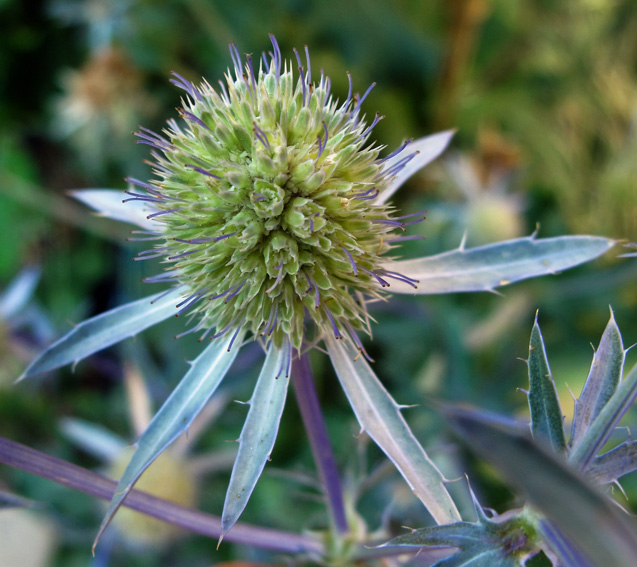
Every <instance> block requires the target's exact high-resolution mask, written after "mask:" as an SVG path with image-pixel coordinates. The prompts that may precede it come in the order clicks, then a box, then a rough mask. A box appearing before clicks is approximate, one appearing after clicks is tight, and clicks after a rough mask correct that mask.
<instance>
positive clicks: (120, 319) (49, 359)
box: [20, 289, 180, 380]
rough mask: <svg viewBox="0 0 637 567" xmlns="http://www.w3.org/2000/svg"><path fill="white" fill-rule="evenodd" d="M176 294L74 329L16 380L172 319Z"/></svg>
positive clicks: (119, 309) (124, 308) (154, 297)
mask: <svg viewBox="0 0 637 567" xmlns="http://www.w3.org/2000/svg"><path fill="white" fill-rule="evenodd" d="M179 297H180V294H179V292H178V290H176V289H175V290H171V291H170V292H169V293H167V294H164V293H158V294H156V295H151V296H150V297H145V298H144V299H138V300H137V301H133V302H131V303H127V304H125V305H122V306H120V307H116V308H115V309H111V310H110V311H107V312H106V313H101V314H100V315H97V316H96V317H92V318H91V319H87V320H86V321H83V322H82V323H80V324H79V325H76V326H75V327H74V328H73V330H72V331H70V332H69V333H67V334H66V335H64V336H63V337H62V338H61V339H59V340H58V341H56V342H55V343H53V344H52V345H51V346H50V347H49V348H47V349H46V350H45V351H44V352H43V353H42V354H41V355H40V356H39V357H38V358H36V359H35V360H34V361H33V362H32V363H31V364H30V365H29V367H28V368H27V369H26V370H25V371H24V374H23V375H22V376H21V377H20V380H22V379H24V378H28V377H29V376H34V375H35V374H40V373H41V372H47V371H49V370H54V369H56V368H60V367H61V366H65V365H66V364H70V363H72V362H77V361H78V360H82V359H83V358H86V357H87V356H89V355H91V354H93V353H95V352H98V351H100V350H102V349H105V348H106V347H109V346H111V345H114V344H116V343H118V342H120V341H122V340H124V339H126V338H128V337H131V336H133V335H136V334H137V333H139V332H140V331H143V330H144V329H147V328H148V327H152V326H153V325H155V324H157V323H159V322H161V321H163V320H164V319H168V317H170V316H171V315H175V313H176V309H175V304H176V303H178V298H179Z"/></svg>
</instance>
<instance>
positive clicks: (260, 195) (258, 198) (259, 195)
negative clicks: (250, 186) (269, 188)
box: [253, 191, 267, 203]
mask: <svg viewBox="0 0 637 567" xmlns="http://www.w3.org/2000/svg"><path fill="white" fill-rule="evenodd" d="M253 195H256V199H254V201H253V202H254V203H259V202H261V201H263V200H265V199H267V197H266V196H265V195H264V194H263V193H258V192H257V191H255V192H254V193H253Z"/></svg>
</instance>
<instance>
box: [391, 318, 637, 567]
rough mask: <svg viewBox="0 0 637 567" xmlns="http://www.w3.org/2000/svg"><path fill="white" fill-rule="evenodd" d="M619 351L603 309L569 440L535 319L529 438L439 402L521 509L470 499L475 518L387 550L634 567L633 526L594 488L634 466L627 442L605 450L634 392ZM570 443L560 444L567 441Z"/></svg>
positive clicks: (462, 559)
mask: <svg viewBox="0 0 637 567" xmlns="http://www.w3.org/2000/svg"><path fill="white" fill-rule="evenodd" d="M625 356H626V349H624V346H623V341H622V337H621V334H620V332H619V328H618V327H617V324H616V322H615V319H614V316H613V314H612V312H611V317H610V320H609V322H608V325H607V326H606V330H605V331H604V333H603V335H602V338H601V340H600V343H599V346H598V348H597V349H596V350H595V353H594V356H593V362H592V364H591V368H590V372H589V374H588V378H587V380H586V383H585V385H584V387H583V389H582V392H581V394H580V396H579V398H577V399H576V400H575V414H574V418H573V423H572V426H571V428H570V429H571V431H570V438H568V437H569V436H567V433H566V431H565V427H564V419H563V415H562V411H561V407H560V401H559V398H558V396H557V392H556V389H555V383H554V380H553V377H552V375H551V371H550V366H549V362H548V357H547V355H546V349H545V346H544V341H543V339H542V333H541V331H540V327H539V324H538V322H537V317H536V321H535V324H534V325H533V330H532V332H531V340H530V346H529V357H528V359H527V364H528V369H529V391H528V400H529V407H530V413H531V422H530V432H531V435H530V436H529V435H528V430H527V431H525V430H521V429H520V427H519V426H518V425H517V424H514V423H512V422H510V421H507V420H506V419H505V418H502V417H499V416H494V415H490V414H486V413H483V412H479V411H474V410H467V409H465V408H457V407H451V406H443V407H442V408H441V411H442V413H443V414H444V415H445V416H446V417H447V419H448V420H449V421H450V423H451V424H452V426H453V428H454V429H455V430H456V431H457V432H458V433H459V435H460V437H461V438H462V439H463V440H464V441H465V442H466V443H467V444H468V446H469V447H471V448H472V449H473V450H475V451H476V452H477V453H478V454H480V455H482V456H484V457H485V458H486V459H487V460H489V461H491V463H492V464H494V465H495V466H496V467H497V469H498V470H499V471H500V472H501V473H502V475H503V476H504V477H505V478H506V479H507V480H509V481H510V482H511V483H512V484H513V485H515V486H516V487H517V488H518V489H519V490H520V491H521V492H522V493H523V494H524V495H525V496H526V497H527V498H528V502H529V503H528V505H526V506H525V507H524V508H522V509H520V510H510V511H508V512H506V513H505V514H502V515H501V516H495V517H493V518H490V519H489V518H487V517H486V516H485V514H484V512H483V511H482V508H481V507H480V505H479V504H478V503H477V501H476V500H475V497H474V506H475V514H476V521H475V522H473V523H472V522H468V523H463V522H460V523H455V524H451V525H448V526H437V527H433V528H425V529H422V530H415V531H414V532H413V533H410V534H407V535H405V536H401V537H398V538H395V539H394V540H392V541H390V542H389V544H388V545H389V546H391V545H397V546H410V547H417V546H421V547H422V546H437V545H447V546H453V547H456V548H458V549H459V551H458V552H457V553H456V554H455V555H452V556H451V557H450V558H448V559H445V560H443V561H441V562H439V563H437V564H436V565H440V566H443V565H444V566H446V567H449V566H451V565H453V566H458V567H459V566H461V565H467V566H468V565H471V566H472V567H477V566H484V567H487V566H489V567H500V566H501V567H505V566H507V567H508V566H511V567H513V566H516V565H524V563H525V561H526V560H527V559H528V558H529V557H531V556H533V555H535V554H537V553H539V551H540V550H543V551H544V552H545V553H546V555H547V557H549V558H550V559H551V561H552V563H553V565H555V566H558V565H561V566H567V567H576V566H577V567H585V566H589V565H590V566H593V565H613V566H622V567H630V566H633V565H637V530H635V526H634V525H633V524H632V523H631V521H630V520H629V517H628V515H627V514H625V513H624V512H623V511H621V509H620V508H619V506H618V505H617V504H616V503H615V502H613V501H611V499H610V497H608V496H607V495H605V494H603V492H602V491H600V490H599V487H603V486H606V485H610V484H612V483H615V484H617V483H618V479H619V478H621V477H622V476H624V475H626V474H628V473H631V472H634V471H635V470H637V450H636V449H635V441H634V440H632V439H628V440H626V441H624V442H623V443H621V444H619V445H618V446H617V447H615V448H614V449H611V450H608V451H604V446H605V444H606V442H607V441H608V439H609V438H610V436H611V435H612V434H613V432H614V431H615V429H616V427H617V425H618V423H619V421H620V420H621V418H622V417H623V416H624V414H625V413H626V411H627V410H628V409H629V408H630V406H631V405H632V403H633V402H634V400H635V397H636V396H637V365H636V366H634V367H633V369H632V370H631V371H630V372H629V373H628V374H627V375H626V376H624V377H623V378H622V376H623V368H624V360H625ZM567 438H568V441H567Z"/></svg>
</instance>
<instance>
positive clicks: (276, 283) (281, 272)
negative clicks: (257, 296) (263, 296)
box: [265, 260, 283, 294]
mask: <svg viewBox="0 0 637 567" xmlns="http://www.w3.org/2000/svg"><path fill="white" fill-rule="evenodd" d="M277 270H279V274H278V275H277V277H276V279H275V280H274V283H273V284H272V285H271V286H270V287H269V288H268V289H266V290H265V293H267V294H269V293H270V292H271V291H272V290H273V289H274V288H275V287H276V286H277V285H279V284H280V283H281V280H282V279H283V260H281V263H280V264H279V265H278V266H277Z"/></svg>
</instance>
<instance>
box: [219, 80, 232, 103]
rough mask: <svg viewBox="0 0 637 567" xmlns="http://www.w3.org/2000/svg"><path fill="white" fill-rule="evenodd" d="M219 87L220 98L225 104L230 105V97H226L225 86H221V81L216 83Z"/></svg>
mask: <svg viewBox="0 0 637 567" xmlns="http://www.w3.org/2000/svg"><path fill="white" fill-rule="evenodd" d="M218 82H219V87H220V88H221V93H222V95H223V96H222V98H223V100H224V102H225V103H226V104H230V97H229V96H228V91H227V90H226V85H224V84H223V81H218Z"/></svg>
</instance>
